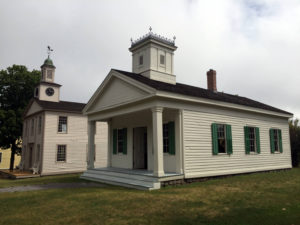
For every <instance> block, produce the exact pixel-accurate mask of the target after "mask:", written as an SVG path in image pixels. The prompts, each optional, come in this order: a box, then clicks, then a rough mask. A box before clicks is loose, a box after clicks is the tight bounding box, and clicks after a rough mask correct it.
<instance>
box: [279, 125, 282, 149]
mask: <svg viewBox="0 0 300 225" xmlns="http://www.w3.org/2000/svg"><path fill="white" fill-rule="evenodd" d="M278 135H279V151H280V153H282V137H281V130H278Z"/></svg>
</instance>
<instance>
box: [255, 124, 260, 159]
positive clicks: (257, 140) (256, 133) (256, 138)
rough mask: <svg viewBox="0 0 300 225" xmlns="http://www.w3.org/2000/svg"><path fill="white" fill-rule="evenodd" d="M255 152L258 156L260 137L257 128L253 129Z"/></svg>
mask: <svg viewBox="0 0 300 225" xmlns="http://www.w3.org/2000/svg"><path fill="white" fill-rule="evenodd" d="M255 140H256V152H257V153H258V154H260V135H259V128H258V127H255Z"/></svg>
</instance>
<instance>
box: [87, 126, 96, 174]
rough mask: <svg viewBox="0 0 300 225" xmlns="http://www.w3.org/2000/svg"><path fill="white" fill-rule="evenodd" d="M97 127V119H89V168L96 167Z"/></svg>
mask: <svg viewBox="0 0 300 225" xmlns="http://www.w3.org/2000/svg"><path fill="white" fill-rule="evenodd" d="M95 128H96V121H88V165H87V169H94V156H95Z"/></svg>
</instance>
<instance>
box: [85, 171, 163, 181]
mask: <svg viewBox="0 0 300 225" xmlns="http://www.w3.org/2000/svg"><path fill="white" fill-rule="evenodd" d="M85 173H87V174H97V175H98V174H101V175H105V176H116V177H123V178H127V179H134V180H141V181H150V182H158V179H157V178H154V177H147V176H142V175H136V174H126V173H118V172H113V171H102V170H87V171H86V172H85Z"/></svg>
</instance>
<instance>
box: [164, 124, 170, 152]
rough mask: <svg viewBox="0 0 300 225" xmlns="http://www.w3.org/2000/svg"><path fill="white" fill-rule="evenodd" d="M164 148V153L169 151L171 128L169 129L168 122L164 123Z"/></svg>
mask: <svg viewBox="0 0 300 225" xmlns="http://www.w3.org/2000/svg"><path fill="white" fill-rule="evenodd" d="M163 150H164V153H168V152H169V129H168V124H164V125H163Z"/></svg>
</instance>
